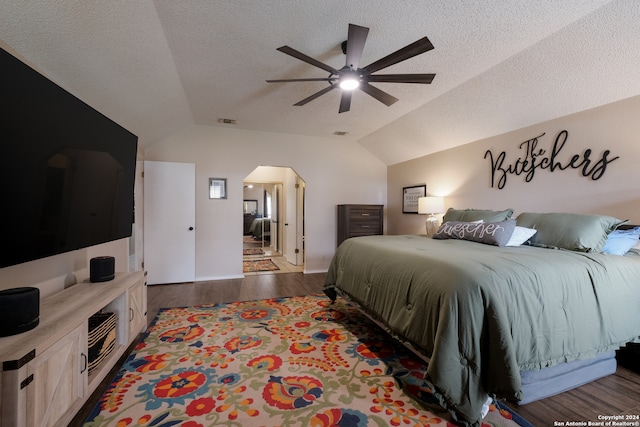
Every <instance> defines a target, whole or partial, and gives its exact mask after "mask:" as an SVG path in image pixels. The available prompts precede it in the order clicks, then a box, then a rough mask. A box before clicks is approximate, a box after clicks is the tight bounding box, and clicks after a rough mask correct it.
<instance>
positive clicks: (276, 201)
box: [242, 166, 305, 275]
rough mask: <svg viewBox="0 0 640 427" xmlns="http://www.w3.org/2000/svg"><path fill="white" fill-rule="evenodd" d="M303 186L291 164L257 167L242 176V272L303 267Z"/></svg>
mask: <svg viewBox="0 0 640 427" xmlns="http://www.w3.org/2000/svg"><path fill="white" fill-rule="evenodd" d="M304 189H305V185H304V181H303V180H302V178H300V176H298V174H297V173H296V172H295V171H293V169H291V168H290V167H279V166H258V167H257V168H256V169H255V170H254V171H253V172H251V173H250V174H249V175H248V176H247V177H246V178H245V179H244V181H243V210H242V215H243V224H244V225H243V236H242V239H243V271H244V274H245V275H247V274H277V273H290V272H302V271H303V270H304Z"/></svg>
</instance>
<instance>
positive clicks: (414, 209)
mask: <svg viewBox="0 0 640 427" xmlns="http://www.w3.org/2000/svg"><path fill="white" fill-rule="evenodd" d="M426 195H427V186H426V185H424V184H423V185H414V186H413V187H403V188H402V213H408V214H417V213H418V199H419V198H420V197H425V196H426Z"/></svg>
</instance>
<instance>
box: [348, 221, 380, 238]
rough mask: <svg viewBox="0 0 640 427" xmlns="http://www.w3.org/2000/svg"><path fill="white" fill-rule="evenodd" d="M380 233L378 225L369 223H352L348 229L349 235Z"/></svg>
mask: <svg viewBox="0 0 640 427" xmlns="http://www.w3.org/2000/svg"><path fill="white" fill-rule="evenodd" d="M379 232H380V225H379V224H378V223H376V222H371V221H368V222H367V221H353V222H351V227H349V234H351V235H353V234H354V233H358V234H363V233H364V234H367V233H369V234H377V233H379Z"/></svg>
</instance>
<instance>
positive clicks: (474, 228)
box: [433, 219, 516, 246]
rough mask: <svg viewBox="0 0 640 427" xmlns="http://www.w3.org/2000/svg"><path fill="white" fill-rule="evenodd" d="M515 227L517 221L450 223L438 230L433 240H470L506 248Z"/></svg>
mask: <svg viewBox="0 0 640 427" xmlns="http://www.w3.org/2000/svg"><path fill="white" fill-rule="evenodd" d="M515 227H516V220H515V219H509V220H506V221H500V222H481V223H476V222H465V221H448V222H445V223H444V224H442V225H441V226H440V228H438V231H436V233H435V234H434V235H433V238H434V239H439V240H445V239H458V240H469V241H472V242H478V243H484V244H487V245H494V246H504V245H506V244H507V242H509V239H510V238H511V235H512V234H513V230H514V229H515Z"/></svg>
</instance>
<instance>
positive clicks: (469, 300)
mask: <svg viewBox="0 0 640 427" xmlns="http://www.w3.org/2000/svg"><path fill="white" fill-rule="evenodd" d="M336 290H338V291H340V292H341V293H343V294H344V295H345V296H347V297H348V298H350V299H352V300H353V301H354V302H356V303H357V304H359V305H360V306H361V307H362V308H363V309H364V310H365V311H366V312H367V313H368V314H369V315H371V316H372V317H373V318H375V319H376V320H378V321H380V322H381V323H383V324H384V325H385V326H386V327H387V328H388V330H389V332H391V333H392V334H393V335H394V336H395V337H397V338H399V339H401V340H403V341H408V342H409V343H410V344H412V345H413V346H414V347H416V348H417V349H419V350H420V351H421V352H423V353H424V354H425V355H427V356H429V357H430V362H429V368H428V371H427V374H428V376H429V378H428V379H429V380H430V381H431V382H432V383H433V384H434V385H435V387H436V389H437V392H438V397H439V398H440V399H441V401H442V403H443V405H445V406H446V407H447V408H448V409H449V410H451V411H452V413H453V414H454V416H455V417H456V419H458V420H460V421H463V422H466V423H468V424H471V425H479V423H480V413H481V408H482V404H483V403H484V402H485V401H486V400H487V397H488V396H489V395H495V396H497V397H503V398H508V399H516V400H517V399H519V398H520V371H521V370H534V369H540V368H543V367H547V366H553V365H556V364H558V363H563V362H569V361H572V360H576V359H585V358H590V357H592V356H594V355H596V354H598V353H601V352H604V351H609V350H611V349H617V348H618V347H619V346H620V345H622V344H624V343H626V342H630V341H635V342H638V341H640V256H632V255H627V256H614V255H605V254H587V253H579V252H571V251H563V250H553V249H543V248H535V247H530V246H519V247H497V246H490V245H485V244H481V243H475V242H469V241H464V240H433V239H430V238H427V237H424V236H418V235H411V236H368V237H358V238H352V239H348V240H346V241H345V242H344V243H343V244H342V245H340V247H339V248H338V250H337V251H336V253H335V255H334V257H333V260H332V262H331V266H330V268H329V271H328V273H327V277H326V281H325V292H326V293H327V295H329V296H330V297H332V298H335V296H336Z"/></svg>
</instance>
